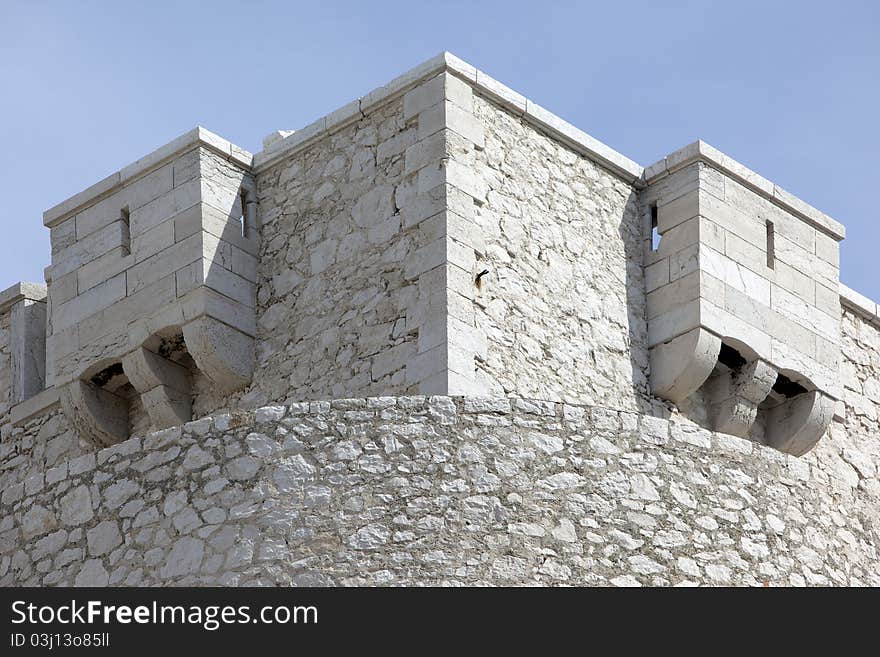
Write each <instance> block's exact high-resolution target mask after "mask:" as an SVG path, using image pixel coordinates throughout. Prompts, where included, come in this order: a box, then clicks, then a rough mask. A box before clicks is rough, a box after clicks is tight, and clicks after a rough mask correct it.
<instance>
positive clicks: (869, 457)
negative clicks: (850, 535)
mask: <svg viewBox="0 0 880 657" xmlns="http://www.w3.org/2000/svg"><path fill="white" fill-rule="evenodd" d="M840 376H841V384H842V386H843V399H844V403H845V406H846V420H845V423H844V424H842V425H841V424H839V423H836V422H835V423H834V424H832V425H831V430H830V432H829V433H830V437H831V438H832V440H833V441H835V442H836V443H837V444H838V445H839V448H840V450H841V453H842V454H843V456H844V457H845V458H847V459H848V460H849V461H850V463H851V464H852V465H853V467H854V468H855V469H856V471H857V473H858V474H859V477H860V478H861V480H862V485H863V486H865V487H868V488H869V489H870V491H871V493H872V494H873V495H875V496H877V497H880V483H878V480H877V474H878V468H880V433H878V429H877V426H878V422H880V326H878V324H877V323H875V322H871V321H867V320H866V319H864V318H863V317H862V316H861V315H859V314H857V313H855V312H853V311H852V310H851V309H849V308H847V307H844V308H843V313H842V318H841V363H840ZM827 438H828V436H826V439H827ZM819 445H820V446H821V445H822V443H821V442H820V443H819Z"/></svg>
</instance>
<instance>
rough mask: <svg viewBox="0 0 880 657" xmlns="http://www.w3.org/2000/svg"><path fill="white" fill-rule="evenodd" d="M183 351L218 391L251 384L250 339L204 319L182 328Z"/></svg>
mask: <svg viewBox="0 0 880 657" xmlns="http://www.w3.org/2000/svg"><path fill="white" fill-rule="evenodd" d="M183 339H184V341H185V342H186V348H187V350H188V351H189V353H190V355H191V356H192V357H193V360H194V361H195V362H196V365H197V366H198V368H199V369H200V370H201V371H202V373H203V374H204V375H205V376H207V377H208V379H210V380H211V382H212V383H213V384H214V385H215V386H216V387H217V389H218V390H220V391H222V392H225V393H230V392H234V391H236V390H239V389H241V388H243V387H245V386H246V385H248V384H249V383H250V381H251V378H252V377H253V374H254V363H255V355H254V354H255V347H254V338H253V337H252V336H250V335H247V334H246V333H242V332H241V331H239V330H238V329H235V328H233V327H231V326H229V325H228V324H224V323H223V322H221V321H218V320H216V319H214V318H213V317H210V316H207V315H204V316H202V317H199V318H197V319H195V320H193V321H191V322H189V323H188V324H185V325H184V326H183Z"/></svg>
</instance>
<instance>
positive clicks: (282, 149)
mask: <svg viewBox="0 0 880 657" xmlns="http://www.w3.org/2000/svg"><path fill="white" fill-rule="evenodd" d="M443 71H448V72H449V73H452V74H453V75H455V76H457V77H459V78H462V79H463V80H465V81H467V82H469V83H470V84H471V85H472V86H473V87H475V88H476V89H477V90H478V91H480V92H481V93H483V94H485V95H486V96H488V97H490V98H491V99H492V100H494V101H495V102H497V103H499V104H500V105H502V106H504V107H505V108H507V109H508V110H509V111H510V112H512V113H513V114H515V115H516V116H520V117H522V118H523V119H524V120H526V121H527V122H529V123H531V124H532V125H534V126H536V127H537V128H538V129H540V130H542V131H543V132H547V133H549V134H550V135H551V136H553V137H556V138H558V139H559V140H560V141H563V142H565V143H567V144H568V145H569V146H571V147H573V148H574V149H575V150H577V151H579V152H581V153H582V154H584V155H586V156H587V157H589V158H590V159H592V160H595V161H597V162H598V163H599V164H602V165H603V166H605V167H607V168H608V169H610V170H611V171H613V172H615V173H617V174H618V175H620V176H621V177H622V178H623V179H624V180H626V181H627V182H629V183H631V184H635V183H637V182H638V181H639V180H640V179H641V177H642V172H643V169H642V167H641V166H640V165H639V164H637V163H636V162H634V161H632V160H631V159H629V158H628V157H626V156H624V155H621V154H620V153H618V152H617V151H615V150H614V149H613V148H611V147H610V146H607V145H606V144H603V143H602V142H600V141H599V140H597V139H595V138H593V137H591V136H590V135H588V134H587V133H585V132H584V131H582V130H580V129H578V128H576V127H575V126H573V125H572V124H570V123H568V122H567V121H564V120H563V119H561V118H559V117H558V116H556V115H555V114H553V113H551V112H549V111H547V110H546V109H544V108H543V107H541V106H540V105H538V104H537V103H535V102H533V101H531V100H529V99H528V98H526V97H525V96H523V95H521V94H519V93H517V92H516V91H514V90H513V89H511V88H510V87H507V86H505V85H503V84H501V83H500V82H498V81H497V80H495V79H494V78H492V77H491V76H489V75H487V74H486V73H484V72H483V71H480V70H478V69H477V68H476V67H474V66H471V65H470V64H468V63H467V62H465V61H463V60H461V59H459V58H458V57H456V56H455V55H453V54H452V53H448V52H443V53H440V54H439V55H437V56H436V57H432V58H431V59H429V60H428V61H426V62H424V63H422V64H420V65H419V66H416V67H415V68H413V69H411V70H409V71H407V72H406V73H404V74H403V75H400V76H398V77H396V78H395V79H394V80H392V81H391V82H389V83H388V84H386V85H383V86H381V87H378V88H376V89H374V90H373V91H371V92H370V93H368V94H366V95H365V96H361V97H360V98H358V99H356V100H353V101H351V102H350V103H348V104H347V105H345V106H343V107H341V108H339V109H338V110H336V111H334V112H331V113H330V114H328V115H326V116H324V117H322V118H320V119H318V120H317V121H315V122H313V123H310V124H309V125H307V126H306V127H305V128H303V129H302V130H296V131H294V132H293V133H292V134H290V135H289V136H287V137H284V138H282V139H278V138H277V137H274V136H270V137H273V139H272V140H270V141H272V143H271V145H270V146H269V147H268V148H266V149H264V150H263V151H262V152H260V153H257V154H256V155H254V168H255V170H257V171H259V170H261V169H265V168H266V167H269V166H272V165H273V164H274V163H276V162H277V161H278V160H280V159H281V158H283V157H286V156H288V155H290V154H291V153H292V152H293V151H295V150H296V149H297V148H299V147H302V146H303V145H305V144H309V143H311V142H313V141H316V140H317V139H318V138H320V137H322V136H324V135H325V134H327V133H330V132H335V131H337V130H340V129H341V128H343V127H345V126H346V125H348V124H349V123H352V122H353V121H356V120H358V119H360V118H361V117H362V116H364V115H365V114H366V113H367V111H369V110H370V109H371V108H373V107H375V106H376V105H379V104H381V103H385V102H388V101H389V100H391V99H392V98H395V97H397V96H399V95H401V94H403V93H405V92H406V91H408V90H409V89H411V88H413V87H415V86H416V85H418V84H419V83H420V82H422V81H424V80H426V79H428V78H432V77H434V76H435V75H437V74H438V73H442V72H443Z"/></svg>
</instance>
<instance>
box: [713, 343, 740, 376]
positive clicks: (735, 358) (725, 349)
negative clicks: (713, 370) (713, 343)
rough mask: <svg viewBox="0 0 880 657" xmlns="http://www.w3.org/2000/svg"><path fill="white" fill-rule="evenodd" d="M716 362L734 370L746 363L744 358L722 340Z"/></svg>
mask: <svg viewBox="0 0 880 657" xmlns="http://www.w3.org/2000/svg"><path fill="white" fill-rule="evenodd" d="M718 362H719V363H721V364H722V365H726V366H727V367H729V368H730V369H732V370H736V369H739V368H740V367H742V366H743V365H745V364H746V359H745V358H743V357H742V354H740V353H739V352H738V351H737V350H736V349H734V348H733V347H731V346H730V345H726V344H724V343H723V342H722V343H721V351H720V352H719V353H718Z"/></svg>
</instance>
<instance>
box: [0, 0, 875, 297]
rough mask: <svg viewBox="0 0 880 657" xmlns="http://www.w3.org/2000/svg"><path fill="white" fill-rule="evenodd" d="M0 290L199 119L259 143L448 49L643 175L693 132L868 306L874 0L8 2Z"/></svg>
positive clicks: (1, 56) (0, 136)
mask: <svg viewBox="0 0 880 657" xmlns="http://www.w3.org/2000/svg"><path fill="white" fill-rule="evenodd" d="M0 25H3V26H4V28H5V29H4V38H3V39H2V41H0V85H2V87H0V88H2V90H3V96H2V100H0V141H2V143H3V146H4V151H5V153H6V155H5V157H3V159H2V164H0V167H2V174H3V175H2V181H3V182H2V188H0V189H2V190H3V192H4V193H3V203H2V205H3V208H4V213H5V215H6V218H5V219H4V222H3V223H4V227H5V238H4V239H2V240H0V289H5V288H6V287H7V286H8V285H11V284H13V283H14V282H16V281H18V280H32V281H41V280H42V270H43V267H45V266H46V265H48V264H49V258H50V256H49V238H48V230H46V229H45V228H43V226H42V212H43V210H45V209H47V208H49V207H51V206H53V205H55V204H56V203H58V202H59V201H62V200H64V199H65V198H67V197H68V196H70V195H72V194H74V193H76V192H77V191H79V190H81V189H83V188H85V187H87V186H89V185H90V184H92V183H94V182H96V181H98V180H99V179H101V178H103V177H104V176H106V175H107V174H109V173H112V172H113V171H116V170H117V169H119V168H121V167H122V166H124V165H126V164H128V163H130V162H131V161H133V160H135V159H137V158H139V157H141V156H142V155H144V154H146V153H148V152H150V151H152V150H154V149H155V148H157V147H158V146H160V145H162V144H164V143H165V142H167V141H169V140H171V139H172V138H174V137H176V136H177V135H179V134H181V133H183V132H185V131H187V130H189V129H190V128H192V127H193V126H195V125H196V124H202V125H204V126H205V127H207V128H209V129H210V130H213V131H214V132H217V133H219V134H220V135H222V136H224V137H226V138H227V139H229V140H230V141H233V142H234V143H236V144H238V145H240V146H242V147H244V148H247V149H248V150H251V151H256V150H259V149H260V144H261V140H262V137H263V136H264V135H265V134H267V133H269V132H271V131H273V130H277V129H279V128H299V127H302V126H304V125H306V124H307V123H310V122H311V121H313V120H314V119H316V118H318V117H319V116H322V115H324V114H326V113H327V112H329V111H331V110H333V109H336V108H337V107H338V106H340V105H343V104H344V103H346V102H348V101H349V100H351V99H352V98H355V97H357V96H359V95H362V94H363V93H365V92H367V91H370V90H371V89H373V88H374V87H376V86H379V85H381V84H383V83H385V82H387V81H388V80H390V79H391V78H393V77H395V76H396V75H398V74H400V73H402V72H403V71H405V70H407V69H409V68H411V67H413V66H415V65H416V64H418V63H420V62H421V61H423V60H425V59H427V58H429V57H431V56H433V55H435V54H437V53H438V52H440V51H443V50H449V51H451V52H453V53H455V54H456V55H458V56H459V57H461V58H462V59H464V60H466V61H468V62H470V63H471V64H473V65H475V66H477V67H479V68H481V69H483V70H485V71H486V72H487V73H489V74H490V75H492V76H493V77H495V78H497V79H498V80H500V81H502V82H504V83H505V84H507V85H509V86H510V87H512V88H514V89H516V90H517V91H519V92H521V93H523V94H525V95H526V96H528V97H530V98H533V99H535V100H536V101H537V102H539V103H540V104H542V105H544V106H545V107H547V108H548V109H550V110H551V111H553V112H555V113H557V114H559V115H560V116H562V117H563V118H565V119H567V120H569V121H570V122H572V123H574V124H575V125H577V126H578V127H579V128H581V129H583V130H585V131H586V132H588V133H590V134H591V135H593V136H594V137H596V138H597V139H600V140H602V141H604V142H605V143H607V144H608V145H610V146H611V147H613V148H615V149H616V150H618V151H620V152H621V153H623V154H624V155H627V156H628V157H630V158H632V159H634V160H636V161H637V162H639V163H640V164H642V165H648V164H651V163H653V162H654V161H656V160H658V159H659V158H661V157H663V156H664V155H666V154H667V153H669V152H671V151H673V150H676V149H678V148H680V147H681V146H683V145H685V144H687V143H689V142H691V141H693V140H695V139H697V138H701V139H704V140H706V141H708V142H709V143H711V144H712V145H714V146H716V147H717V148H720V149H721V150H723V151H725V152H726V153H728V154H729V155H731V156H732V157H734V158H736V159H738V160H739V161H741V162H743V163H744V164H746V165H747V166H749V167H751V168H753V169H754V170H756V171H757V172H759V173H760V174H762V175H764V176H765V177H767V178H769V179H771V180H773V181H774V182H776V183H777V184H779V185H781V186H782V187H784V188H786V189H788V190H789V191H791V192H792V193H794V194H796V195H797V196H800V197H801V198H803V199H804V200H805V201H807V202H808V203H811V204H812V205H815V206H816V207H818V208H819V209H821V210H823V211H825V212H827V213H828V214H830V215H831V216H832V217H834V218H835V219H837V220H838V221H840V222H842V223H843V224H845V225H846V227H847V233H848V238H847V240H846V241H845V242H844V243H843V247H842V249H843V250H842V273H841V276H842V280H843V282H844V283H846V284H847V285H849V286H851V287H853V288H855V289H857V290H859V291H860V292H862V293H864V294H866V295H868V296H870V297H871V298H873V299H880V275H878V271H877V267H876V262H877V259H878V253H880V212H878V209H877V208H878V203H877V202H876V199H875V197H874V191H875V190H877V189H878V188H880V164H878V153H880V126H878V116H880V3H878V2H876V1H863V2H857V1H847V0H838V1H837V2H833V3H829V2H773V1H772V0H764V1H762V2H751V1H743V0H736V1H735V2H733V1H730V2H723V3H722V2H659V1H655V2H639V1H636V0H628V1H627V2H617V1H613V0H606V1H605V2H554V1H553V0H544V1H542V2H516V1H514V0H508V1H507V2H494V1H493V2H477V1H473V0H472V1H471V2H441V1H437V0H435V1H433V2H418V1H416V0H410V1H408V2H381V1H378V2H368V1H365V0H361V1H360V2H333V1H332V0H328V1H325V2H308V3H306V2H302V3H300V2H261V1H255V2H241V1H237V2H213V3H208V2H187V1H185V0H177V1H176V2H165V1H162V0H151V1H150V2H137V3H135V2H124V1H121V0H117V1H116V2H90V1H88V0H81V1H77V2H73V1H70V2H38V1H36V0H26V1H19V0H0Z"/></svg>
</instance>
